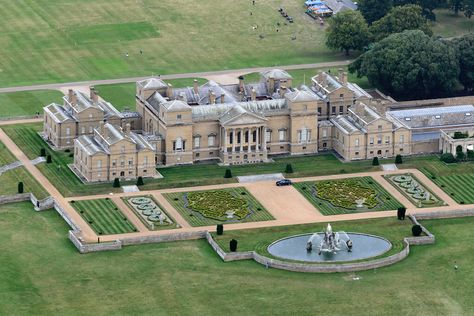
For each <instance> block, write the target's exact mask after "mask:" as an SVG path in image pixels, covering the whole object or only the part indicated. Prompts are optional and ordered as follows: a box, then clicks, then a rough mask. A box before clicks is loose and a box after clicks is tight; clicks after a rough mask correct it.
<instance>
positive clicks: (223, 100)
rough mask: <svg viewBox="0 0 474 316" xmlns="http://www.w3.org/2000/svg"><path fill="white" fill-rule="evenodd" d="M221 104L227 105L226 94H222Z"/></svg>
mask: <svg viewBox="0 0 474 316" xmlns="http://www.w3.org/2000/svg"><path fill="white" fill-rule="evenodd" d="M221 103H225V93H222V94H221Z"/></svg>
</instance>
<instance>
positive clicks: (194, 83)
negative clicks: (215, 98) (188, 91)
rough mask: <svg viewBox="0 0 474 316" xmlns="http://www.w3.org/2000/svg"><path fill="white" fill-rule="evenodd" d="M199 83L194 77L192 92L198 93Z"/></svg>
mask: <svg viewBox="0 0 474 316" xmlns="http://www.w3.org/2000/svg"><path fill="white" fill-rule="evenodd" d="M198 88H199V83H198V81H197V79H194V81H193V90H194V94H199V89H198Z"/></svg>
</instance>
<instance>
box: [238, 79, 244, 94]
mask: <svg viewBox="0 0 474 316" xmlns="http://www.w3.org/2000/svg"><path fill="white" fill-rule="evenodd" d="M244 90H245V82H244V76H239V91H241V92H244Z"/></svg>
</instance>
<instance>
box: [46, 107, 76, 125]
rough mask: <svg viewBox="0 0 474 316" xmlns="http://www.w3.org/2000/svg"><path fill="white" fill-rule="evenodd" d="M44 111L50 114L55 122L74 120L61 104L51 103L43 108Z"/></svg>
mask: <svg viewBox="0 0 474 316" xmlns="http://www.w3.org/2000/svg"><path fill="white" fill-rule="evenodd" d="M43 109H44V110H45V111H46V112H48V113H49V114H50V116H51V117H52V118H53V120H54V121H56V122H57V123H63V122H66V121H68V120H74V118H73V117H72V115H71V114H70V113H68V112H67V111H66V109H64V107H63V106H62V105H59V104H56V103H51V104H50V105H47V106H45V107H44V108H43Z"/></svg>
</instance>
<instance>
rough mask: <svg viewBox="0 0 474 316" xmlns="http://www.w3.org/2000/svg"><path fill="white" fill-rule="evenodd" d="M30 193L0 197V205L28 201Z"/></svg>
mask: <svg viewBox="0 0 474 316" xmlns="http://www.w3.org/2000/svg"><path fill="white" fill-rule="evenodd" d="M30 196H31V193H19V194H14V195H0V204H8V203H16V202H24V201H29V200H30Z"/></svg>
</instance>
